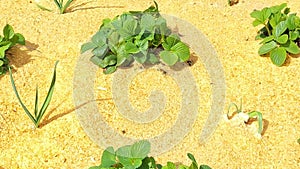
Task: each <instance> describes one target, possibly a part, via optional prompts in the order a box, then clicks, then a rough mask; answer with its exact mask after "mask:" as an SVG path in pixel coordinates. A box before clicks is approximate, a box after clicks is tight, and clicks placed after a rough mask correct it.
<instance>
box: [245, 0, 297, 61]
mask: <svg viewBox="0 0 300 169" xmlns="http://www.w3.org/2000/svg"><path fill="white" fill-rule="evenodd" d="M282 11H283V12H282ZM289 13H290V8H287V4H286V3H283V4H281V5H276V6H272V7H266V8H263V9H262V10H254V11H253V12H252V13H251V14H250V15H251V17H253V18H254V19H255V20H254V21H253V26H258V25H262V26H263V28H261V29H260V30H259V32H258V35H257V36H256V39H262V41H261V44H262V46H261V47H260V48H259V50H258V53H259V55H265V54H268V53H269V54H270V58H271V61H272V62H273V64H275V65H277V66H282V65H283V64H284V63H285V61H286V57H287V55H288V54H299V53H300V48H299V47H300V43H299V42H300V18H299V17H298V16H297V15H296V14H295V13H292V14H289Z"/></svg>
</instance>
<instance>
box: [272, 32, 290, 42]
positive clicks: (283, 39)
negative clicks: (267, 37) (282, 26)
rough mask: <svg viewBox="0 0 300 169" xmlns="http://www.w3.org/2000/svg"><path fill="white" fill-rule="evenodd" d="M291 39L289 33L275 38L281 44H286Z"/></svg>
mask: <svg viewBox="0 0 300 169" xmlns="http://www.w3.org/2000/svg"><path fill="white" fill-rule="evenodd" d="M288 39H289V36H288V35H287V34H283V35H281V36H279V37H278V38H275V40H276V41H277V42H278V43H280V44H285V43H286V42H287V41H288Z"/></svg>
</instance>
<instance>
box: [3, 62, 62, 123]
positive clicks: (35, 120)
mask: <svg viewBox="0 0 300 169" xmlns="http://www.w3.org/2000/svg"><path fill="white" fill-rule="evenodd" d="M57 64H58V61H56V62H55V67H54V73H53V77H52V82H51V85H50V88H49V91H48V93H47V96H46V98H45V101H44V103H43V105H42V107H41V109H40V111H38V87H36V95H35V105H34V115H32V114H31V113H30V112H29V110H28V109H27V107H26V106H25V105H24V103H23V102H22V100H21V97H20V95H19V93H18V91H17V89H16V85H15V81H14V79H13V76H12V71H11V68H10V67H9V68H8V69H9V74H10V80H11V84H12V87H13V90H14V92H15V94H16V96H17V98H18V100H19V103H20V104H21V106H22V108H23V110H24V111H25V112H26V114H27V115H28V117H29V118H30V119H31V121H32V122H33V123H34V124H35V127H36V128H38V127H39V124H40V121H41V119H42V117H43V116H44V114H45V112H46V110H47V108H48V106H49V104H50V101H51V98H52V95H53V91H54V86H55V81H56V67H57Z"/></svg>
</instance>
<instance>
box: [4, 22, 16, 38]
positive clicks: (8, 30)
mask: <svg viewBox="0 0 300 169" xmlns="http://www.w3.org/2000/svg"><path fill="white" fill-rule="evenodd" d="M3 35H4V38H5V39H6V40H9V39H11V38H12V37H13V36H14V35H15V32H14V29H13V27H12V26H10V25H9V24H6V25H5V27H4V28H3Z"/></svg>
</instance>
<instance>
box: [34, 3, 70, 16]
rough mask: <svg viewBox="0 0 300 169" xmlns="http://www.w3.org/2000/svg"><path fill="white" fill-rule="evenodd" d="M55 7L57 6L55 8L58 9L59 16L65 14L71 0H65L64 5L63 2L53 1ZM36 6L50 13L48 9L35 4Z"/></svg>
mask: <svg viewBox="0 0 300 169" xmlns="http://www.w3.org/2000/svg"><path fill="white" fill-rule="evenodd" d="M53 1H54V3H55V5H56V6H57V8H58V9H59V13H60V14H64V13H66V10H67V9H68V7H69V6H70V5H71V3H72V2H73V0H67V2H66V3H64V0H53ZM36 5H37V6H38V7H39V8H40V9H42V10H46V11H50V12H51V11H52V10H51V9H48V8H46V7H44V6H42V5H40V4H38V3H36Z"/></svg>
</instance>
